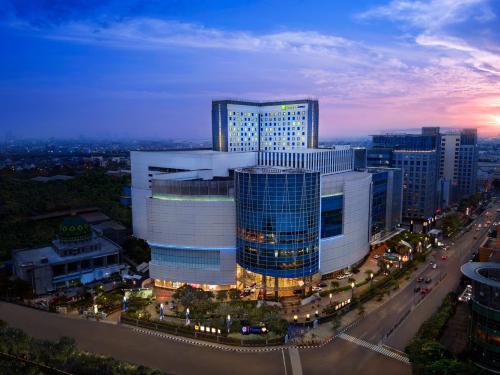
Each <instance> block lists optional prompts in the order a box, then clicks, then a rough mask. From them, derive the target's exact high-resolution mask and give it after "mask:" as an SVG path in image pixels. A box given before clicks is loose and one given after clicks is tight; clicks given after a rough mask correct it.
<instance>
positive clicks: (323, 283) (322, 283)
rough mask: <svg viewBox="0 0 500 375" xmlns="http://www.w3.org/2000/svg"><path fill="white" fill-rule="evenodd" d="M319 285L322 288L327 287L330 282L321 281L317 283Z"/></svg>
mask: <svg viewBox="0 0 500 375" xmlns="http://www.w3.org/2000/svg"><path fill="white" fill-rule="evenodd" d="M317 286H319V287H320V288H326V287H327V286H328V284H327V283H325V282H320V283H318V284H317Z"/></svg>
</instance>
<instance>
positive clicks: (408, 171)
mask: <svg viewBox="0 0 500 375" xmlns="http://www.w3.org/2000/svg"><path fill="white" fill-rule="evenodd" d="M439 154H440V134H439V128H422V134H385V135H374V136H373V142H372V147H371V148H370V149H369V150H368V154H367V164H368V166H369V167H391V168H400V169H401V171H402V176H403V209H402V212H403V213H402V215H403V218H405V219H406V220H412V219H417V220H426V219H427V218H429V217H432V215H434V214H435V212H436V210H437V209H438V207H439V203H438V202H439V196H438V182H439V170H438V160H439V159H438V156H439Z"/></svg>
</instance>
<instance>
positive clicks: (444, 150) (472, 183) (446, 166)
mask: <svg viewBox="0 0 500 375" xmlns="http://www.w3.org/2000/svg"><path fill="white" fill-rule="evenodd" d="M477 158H478V148H477V129H461V130H454V131H449V132H446V133H443V134H441V155H440V165H439V177H440V178H441V179H443V180H444V183H445V185H444V186H446V187H447V188H448V189H449V191H447V192H446V191H445V190H444V191H445V193H444V194H443V196H444V197H448V199H447V200H446V199H443V200H444V204H445V205H446V204H449V203H454V202H457V201H459V200H460V199H461V198H463V197H465V196H468V195H471V194H474V193H475V192H476V191H477Z"/></svg>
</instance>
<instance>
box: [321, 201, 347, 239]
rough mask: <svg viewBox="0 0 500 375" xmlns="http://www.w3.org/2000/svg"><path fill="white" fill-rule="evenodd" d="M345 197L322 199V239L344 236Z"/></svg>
mask: <svg viewBox="0 0 500 375" xmlns="http://www.w3.org/2000/svg"><path fill="white" fill-rule="evenodd" d="M343 206H344V195H343V194H339V195H333V196H330V197H322V198H321V238H328V237H334V236H338V235H340V234H342V221H343Z"/></svg>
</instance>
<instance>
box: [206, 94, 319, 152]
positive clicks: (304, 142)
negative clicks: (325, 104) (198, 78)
mask: <svg viewBox="0 0 500 375" xmlns="http://www.w3.org/2000/svg"><path fill="white" fill-rule="evenodd" d="M318 119H319V105H318V101H317V100H313V99H303V100H290V101H275V102H251V101H241V100H219V101H214V102H212V144H213V149H214V150H215V151H225V152H235V151H237V152H241V151H289V150H300V149H305V148H316V147H318Z"/></svg>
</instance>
